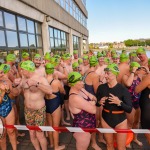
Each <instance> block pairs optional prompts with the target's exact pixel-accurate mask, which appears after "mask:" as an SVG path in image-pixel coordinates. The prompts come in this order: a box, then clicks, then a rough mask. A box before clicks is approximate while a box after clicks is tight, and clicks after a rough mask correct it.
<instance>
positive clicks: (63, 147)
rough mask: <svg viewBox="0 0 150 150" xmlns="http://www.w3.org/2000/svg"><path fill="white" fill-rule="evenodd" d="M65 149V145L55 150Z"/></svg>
mask: <svg viewBox="0 0 150 150" xmlns="http://www.w3.org/2000/svg"><path fill="white" fill-rule="evenodd" d="M63 149H65V145H61V146H58V148H55V150H63Z"/></svg>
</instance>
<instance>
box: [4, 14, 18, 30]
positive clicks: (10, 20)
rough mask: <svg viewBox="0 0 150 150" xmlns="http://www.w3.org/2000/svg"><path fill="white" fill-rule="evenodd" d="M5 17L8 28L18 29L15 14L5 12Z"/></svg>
mask: <svg viewBox="0 0 150 150" xmlns="http://www.w3.org/2000/svg"><path fill="white" fill-rule="evenodd" d="M4 18H5V26H6V28H8V29H13V30H16V19H15V15H12V14H10V13H7V12H4Z"/></svg>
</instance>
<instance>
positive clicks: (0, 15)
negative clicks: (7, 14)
mask: <svg viewBox="0 0 150 150" xmlns="http://www.w3.org/2000/svg"><path fill="white" fill-rule="evenodd" d="M0 26H3V16H2V12H1V11H0Z"/></svg>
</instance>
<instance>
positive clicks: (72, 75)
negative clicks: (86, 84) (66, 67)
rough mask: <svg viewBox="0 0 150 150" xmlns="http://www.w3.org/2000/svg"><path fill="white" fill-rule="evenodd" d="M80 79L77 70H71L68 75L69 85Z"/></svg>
mask: <svg viewBox="0 0 150 150" xmlns="http://www.w3.org/2000/svg"><path fill="white" fill-rule="evenodd" d="M81 80H82V75H81V74H80V73H79V72H71V73H69V75H68V83H69V85H70V86H74V85H75V84H76V83H77V82H78V81H81Z"/></svg>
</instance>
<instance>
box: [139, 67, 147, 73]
mask: <svg viewBox="0 0 150 150" xmlns="http://www.w3.org/2000/svg"><path fill="white" fill-rule="evenodd" d="M139 70H143V71H145V72H146V73H147V70H146V69H145V68H144V67H138V68H137V71H139Z"/></svg>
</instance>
